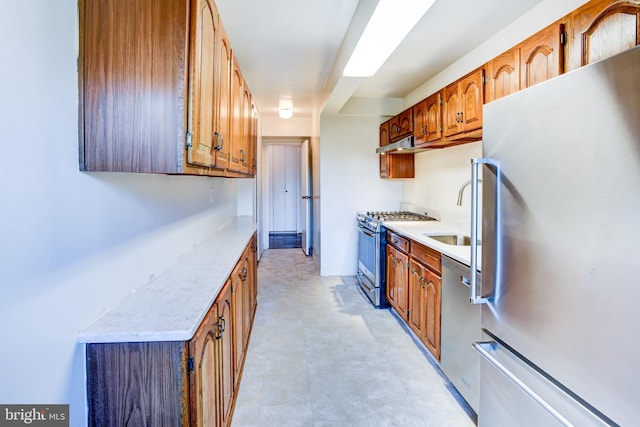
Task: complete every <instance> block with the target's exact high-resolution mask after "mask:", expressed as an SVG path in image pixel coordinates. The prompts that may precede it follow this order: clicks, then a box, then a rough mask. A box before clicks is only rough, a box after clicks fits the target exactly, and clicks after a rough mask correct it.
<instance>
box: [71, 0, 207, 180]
mask: <svg viewBox="0 0 640 427" xmlns="http://www.w3.org/2000/svg"><path fill="white" fill-rule="evenodd" d="M187 3H188V2H187V1H185V0H175V1H173V0H162V1H158V0H139V1H137V2H136V3H135V5H136V6H135V7H131V4H130V2H123V1H108V0H101V1H93V0H82V1H80V2H79V9H78V10H79V12H80V14H79V16H78V18H79V30H80V50H79V52H78V53H79V57H78V65H79V67H78V69H79V76H78V77H79V79H80V81H79V83H80V85H79V95H80V99H79V101H80V117H79V119H80V139H81V140H80V151H81V152H80V169H82V170H85V171H111V172H145V173H174V174H175V173H184V172H185V170H184V168H185V151H186V150H185V148H184V147H185V138H186V133H187V131H188V130H189V129H188V126H187V122H186V118H187V115H186V114H185V110H186V109H187V108H188V104H187V99H189V96H188V93H187V92H188V89H189V84H188V80H187V74H188V72H186V70H187V69H188V68H189V67H190V64H189V62H188V60H187V58H190V57H191V56H192V55H190V52H189V51H188V49H187V47H188V46H193V44H191V43H190V42H189V40H188V39H187V38H188V37H189V29H190V28H191V29H193V31H192V32H193V33H195V31H196V28H197V27H199V26H201V25H203V23H202V22H201V23H200V24H197V23H194V25H190V24H189V20H190V17H189V16H187V11H188V10H190V9H189V7H188V4H187ZM198 3H202V2H194V5H197V4H198ZM194 10H198V8H195V7H194ZM205 15H206V14H205ZM207 19H211V18H210V15H209V18H207ZM209 24H210V22H209ZM152 29H157V30H158V31H152ZM160 29H161V30H160ZM202 50H203V51H206V50H207V48H206V47H202ZM205 143H206V144H209V143H208V142H206V141H205ZM201 151H203V152H204V153H205V154H206V152H207V149H206V147H202V148H201ZM205 157H206V155H205ZM202 162H203V163H207V159H206V158H205V159H204V160H202ZM194 169H195V170H194V171H193V173H205V172H206V168H194ZM189 173H191V171H189Z"/></svg>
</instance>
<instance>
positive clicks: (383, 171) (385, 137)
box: [378, 120, 389, 178]
mask: <svg viewBox="0 0 640 427" xmlns="http://www.w3.org/2000/svg"><path fill="white" fill-rule="evenodd" d="M387 144H389V121H388V120H387V121H386V122H384V123H382V124H381V125H380V147H383V146H385V145H387ZM378 157H379V158H380V177H381V178H389V168H388V167H387V155H386V154H379V155H378Z"/></svg>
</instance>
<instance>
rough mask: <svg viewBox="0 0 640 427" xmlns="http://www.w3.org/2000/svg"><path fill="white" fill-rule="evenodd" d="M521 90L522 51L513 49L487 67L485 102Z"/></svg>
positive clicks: (490, 62)
mask: <svg viewBox="0 0 640 427" xmlns="http://www.w3.org/2000/svg"><path fill="white" fill-rule="evenodd" d="M519 90H520V49H518V48H513V49H510V50H508V51H507V52H505V53H503V54H501V55H498V56H497V57H495V58H494V59H492V60H491V61H489V62H488V63H487V65H485V102H491V101H495V100H496V99H500V98H502V97H503V96H507V95H510V94H512V93H515V92H517V91H519Z"/></svg>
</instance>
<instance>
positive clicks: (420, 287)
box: [409, 258, 442, 360]
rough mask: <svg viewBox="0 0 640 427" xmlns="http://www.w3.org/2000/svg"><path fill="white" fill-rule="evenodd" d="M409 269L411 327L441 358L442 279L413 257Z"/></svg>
mask: <svg viewBox="0 0 640 427" xmlns="http://www.w3.org/2000/svg"><path fill="white" fill-rule="evenodd" d="M409 271H410V275H409V327H410V328H411V329H412V330H413V332H415V333H416V335H417V336H418V337H419V338H420V339H421V340H422V342H423V343H424V345H425V346H426V347H427V348H428V349H429V351H430V352H431V354H433V355H434V356H435V358H436V359H438V360H440V308H441V302H440V295H441V292H442V279H441V277H440V276H439V275H437V274H436V273H434V272H433V271H431V270H430V269H428V268H427V267H425V266H424V265H422V264H420V263H419V262H417V261H416V260H415V259H413V258H412V259H411V261H409Z"/></svg>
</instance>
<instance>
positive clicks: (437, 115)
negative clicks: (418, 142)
mask: <svg viewBox="0 0 640 427" xmlns="http://www.w3.org/2000/svg"><path fill="white" fill-rule="evenodd" d="M425 125H426V132H427V137H426V140H427V142H434V141H439V140H440V139H442V94H441V92H437V93H434V94H433V95H431V96H430V97H428V98H427V99H426V119H425Z"/></svg>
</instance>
